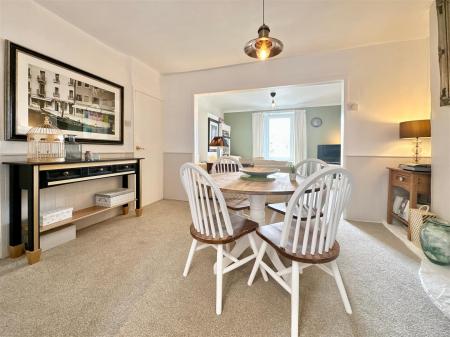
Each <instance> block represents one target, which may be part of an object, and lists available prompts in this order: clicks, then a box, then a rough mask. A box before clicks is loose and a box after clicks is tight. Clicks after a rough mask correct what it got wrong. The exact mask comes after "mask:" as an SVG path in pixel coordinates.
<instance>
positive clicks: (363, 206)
mask: <svg viewBox="0 0 450 337" xmlns="http://www.w3.org/2000/svg"><path fill="white" fill-rule="evenodd" d="M335 80H344V81H345V97H344V103H345V105H344V106H345V113H344V118H345V126H344V137H345V139H344V162H345V166H346V167H348V168H349V169H350V170H352V171H353V173H354V174H355V177H356V186H355V192H354V194H353V200H355V202H354V203H352V205H351V206H350V208H349V210H348V213H347V217H348V218H350V219H362V220H369V221H380V220H382V219H384V218H385V207H386V206H385V205H386V191H385V189H386V183H387V176H386V172H387V170H386V168H385V167H386V165H396V164H397V163H398V161H399V157H403V156H405V157H408V156H410V153H411V149H410V147H411V144H410V143H409V142H405V141H401V140H399V139H398V123H399V122H400V121H404V120H410V119H422V118H428V117H429V111H430V107H429V104H430V103H429V86H428V80H429V67H428V39H422V40H415V41H405V42H397V43H390V44H382V45H375V46H368V47H362V48H355V49H348V50H342V51H337V52H331V53H321V54H314V55H305V56H300V57H292V58H280V59H274V60H270V61H266V62H255V63H251V64H244V65H237V66H231V67H224V68H218V69H212V70H206V71H196V72H188V73H181V74H172V75H165V76H163V78H162V86H163V96H164V100H165V107H164V118H165V126H166V129H165V164H167V165H172V166H178V165H180V164H182V162H183V159H182V158H186V155H187V154H192V153H193V152H194V123H195V118H196V116H195V115H194V95H195V94H201V93H206V92H219V91H229V90H244V89H254V88H261V87H273V86H283V85H293V84H306V83H318V82H326V81H335ZM348 103H358V105H359V110H358V111H350V110H349V109H347V106H348ZM429 153H430V147H429V144H425V151H424V155H429ZM177 155H179V158H180V159H177V158H178V157H177ZM368 158H370V159H368ZM400 160H403V161H408V159H407V158H405V159H400ZM369 162H370V174H361V171H360V169H361V168H362V167H364V164H366V163H369ZM166 181H168V183H170V184H172V185H171V186H168V187H167V188H166V187H165V189H167V190H170V191H171V196H174V195H177V196H181V197H182V196H183V193H182V190H181V187H180V185H179V182H178V180H176V179H173V180H170V181H169V180H166ZM174 191H178V192H177V193H175V192H174ZM165 197H168V196H166V195H165Z"/></svg>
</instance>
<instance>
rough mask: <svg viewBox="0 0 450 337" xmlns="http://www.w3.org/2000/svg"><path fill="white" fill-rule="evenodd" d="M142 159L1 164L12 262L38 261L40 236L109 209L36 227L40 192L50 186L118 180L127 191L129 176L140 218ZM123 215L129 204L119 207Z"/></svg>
mask: <svg viewBox="0 0 450 337" xmlns="http://www.w3.org/2000/svg"><path fill="white" fill-rule="evenodd" d="M142 159H143V158H120V159H104V160H98V161H76V162H59V163H31V162H4V163H3V164H5V165H8V166H9V255H10V257H12V258H15V257H19V256H21V255H22V254H23V253H26V256H27V260H28V263H29V264H33V263H36V262H38V261H39V260H40V257H41V249H40V236H41V233H44V232H46V231H50V230H56V229H57V228H61V227H63V226H67V225H68V224H72V223H73V222H76V221H78V220H82V219H85V218H87V217H89V216H93V215H96V214H99V213H102V212H105V211H107V210H109V209H111V208H108V207H100V206H92V207H89V208H85V209H80V210H76V211H74V212H73V215H72V218H69V219H66V220H63V221H59V222H57V223H54V224H51V225H49V226H45V227H41V226H40V191H41V190H42V189H44V188H49V187H53V186H59V185H65V184H73V183H77V182H82V181H89V180H96V179H105V178H109V177H122V186H123V187H125V188H128V183H129V176H130V175H134V176H135V179H136V184H135V195H136V200H135V202H136V216H141V215H142V186H141V160H142ZM22 190H26V191H27V192H28V193H27V194H28V197H27V198H28V219H27V221H26V223H25V224H22ZM117 207H122V210H123V214H127V213H128V210H129V204H128V203H127V204H124V205H119V206H117Z"/></svg>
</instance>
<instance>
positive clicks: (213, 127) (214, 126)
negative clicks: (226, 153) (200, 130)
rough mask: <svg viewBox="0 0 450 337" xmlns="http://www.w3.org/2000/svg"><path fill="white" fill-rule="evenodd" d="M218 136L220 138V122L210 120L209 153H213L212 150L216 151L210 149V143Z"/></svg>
mask: <svg viewBox="0 0 450 337" xmlns="http://www.w3.org/2000/svg"><path fill="white" fill-rule="evenodd" d="M217 136H219V121H216V120H215V119H212V118H208V152H211V150H213V151H214V149H211V148H210V146H209V143H210V142H211V139H213V138H214V137H217Z"/></svg>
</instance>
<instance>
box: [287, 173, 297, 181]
mask: <svg viewBox="0 0 450 337" xmlns="http://www.w3.org/2000/svg"><path fill="white" fill-rule="evenodd" d="M296 178H297V174H296V173H289V179H290V180H291V181H295V180H297V179H296Z"/></svg>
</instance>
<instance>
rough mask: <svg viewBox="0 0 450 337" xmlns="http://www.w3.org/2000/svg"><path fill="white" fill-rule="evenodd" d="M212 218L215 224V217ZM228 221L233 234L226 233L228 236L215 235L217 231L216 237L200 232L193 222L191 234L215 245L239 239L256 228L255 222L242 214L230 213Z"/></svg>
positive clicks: (199, 239) (198, 239)
mask: <svg viewBox="0 0 450 337" xmlns="http://www.w3.org/2000/svg"><path fill="white" fill-rule="evenodd" d="M213 220H214V223H215V224H216V226H217V222H216V219H215V218H214V219H213ZM230 222H231V226H232V228H233V235H228V236H225V237H222V238H221V237H219V235H217V233H216V237H213V236H212V235H206V234H202V233H200V232H198V231H197V230H196V229H195V227H194V225H193V224H192V225H191V235H192V237H193V238H194V239H196V240H197V241H200V242H203V243H208V244H216V245H217V244H226V243H230V242H233V241H235V240H237V239H239V238H240V237H242V236H244V235H246V234H248V233H251V232H253V231H255V230H256V228H258V223H257V222H254V221H252V220H250V219H247V218H245V217H243V216H239V215H236V214H230ZM224 233H226V230H225V229H224Z"/></svg>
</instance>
